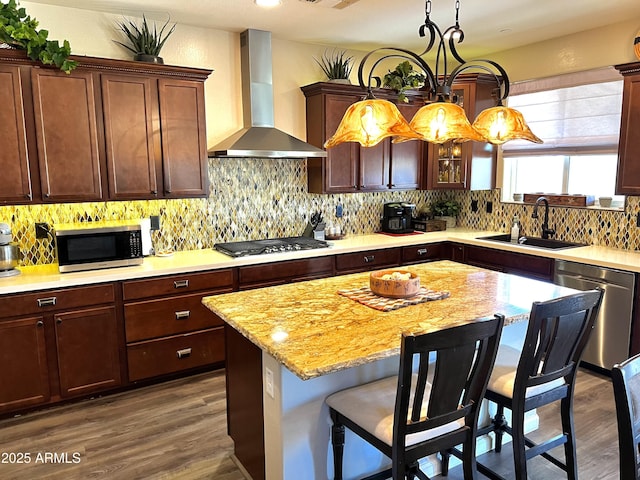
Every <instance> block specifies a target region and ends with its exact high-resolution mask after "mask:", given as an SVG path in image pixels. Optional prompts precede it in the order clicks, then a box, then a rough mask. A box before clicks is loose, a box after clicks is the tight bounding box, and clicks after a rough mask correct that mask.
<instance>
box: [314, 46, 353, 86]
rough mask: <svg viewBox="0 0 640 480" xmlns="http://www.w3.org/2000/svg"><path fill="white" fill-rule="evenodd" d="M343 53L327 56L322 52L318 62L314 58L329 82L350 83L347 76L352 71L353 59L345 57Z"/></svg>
mask: <svg viewBox="0 0 640 480" xmlns="http://www.w3.org/2000/svg"><path fill="white" fill-rule="evenodd" d="M346 55H347V53H346V52H344V51H341V52H335V51H334V52H333V53H331V54H328V53H327V52H324V54H323V55H322V57H321V58H320V60H318V59H317V58H314V60H315V61H316V63H317V64H318V65H320V68H322V71H323V72H324V74H325V75H326V76H327V78H328V79H329V81H330V82H331V81H334V82H335V81H338V82H343V83H351V82H350V80H349V75H351V70H352V69H353V57H347V56H346Z"/></svg>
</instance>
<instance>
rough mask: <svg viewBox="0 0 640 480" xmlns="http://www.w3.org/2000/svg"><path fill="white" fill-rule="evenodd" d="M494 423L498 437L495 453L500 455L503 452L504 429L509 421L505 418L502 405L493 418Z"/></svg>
mask: <svg viewBox="0 0 640 480" xmlns="http://www.w3.org/2000/svg"><path fill="white" fill-rule="evenodd" d="M492 423H493V427H494V430H493V431H494V433H495V436H496V447H495V451H496V453H500V452H501V451H502V435H503V434H504V427H505V426H506V425H507V420H506V419H505V418H504V407H503V406H502V405H498V410H497V411H496V415H495V416H494V417H493V420H492Z"/></svg>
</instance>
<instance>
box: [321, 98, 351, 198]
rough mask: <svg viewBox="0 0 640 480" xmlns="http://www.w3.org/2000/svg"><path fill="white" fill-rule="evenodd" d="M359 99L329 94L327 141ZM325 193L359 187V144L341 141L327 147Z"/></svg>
mask: <svg viewBox="0 0 640 480" xmlns="http://www.w3.org/2000/svg"><path fill="white" fill-rule="evenodd" d="M356 101H357V98H355V97H350V96H340V95H327V96H326V98H325V137H326V138H325V141H326V140H327V139H329V138H330V137H331V136H332V135H333V134H334V133H335V131H336V130H337V129H338V125H340V120H342V117H343V116H344V114H345V112H346V111H347V109H348V108H349V106H351V104H353V103H354V102H356ZM324 162H325V169H324V191H325V193H340V192H355V191H356V190H357V188H358V183H359V182H358V177H357V175H358V172H357V170H358V144H357V143H354V142H346V143H341V144H340V145H336V146H335V147H331V148H329V149H327V158H326V159H324Z"/></svg>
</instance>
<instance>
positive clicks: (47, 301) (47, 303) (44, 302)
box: [36, 297, 56, 307]
mask: <svg viewBox="0 0 640 480" xmlns="http://www.w3.org/2000/svg"><path fill="white" fill-rule="evenodd" d="M36 301H37V302H38V306H39V307H51V306H53V305H55V304H56V297H48V298H38V299H37V300H36Z"/></svg>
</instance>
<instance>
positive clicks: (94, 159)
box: [31, 67, 103, 202]
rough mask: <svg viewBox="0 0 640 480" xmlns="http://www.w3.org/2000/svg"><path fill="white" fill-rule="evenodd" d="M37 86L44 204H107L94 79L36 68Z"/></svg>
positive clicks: (33, 79)
mask: <svg viewBox="0 0 640 480" xmlns="http://www.w3.org/2000/svg"><path fill="white" fill-rule="evenodd" d="M31 88H32V92H33V106H34V119H35V127H36V137H37V143H38V160H39V166H40V186H41V189H42V197H43V200H45V201H50V202H65V201H69V200H80V201H94V200H102V198H103V195H102V185H101V172H100V157H99V155H98V133H97V126H96V110H95V99H94V83H93V75H92V74H91V72H88V71H83V70H77V71H74V72H73V74H72V75H67V74H65V73H63V72H61V71H59V70H54V69H49V68H38V67H34V68H33V69H32V70H31Z"/></svg>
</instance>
